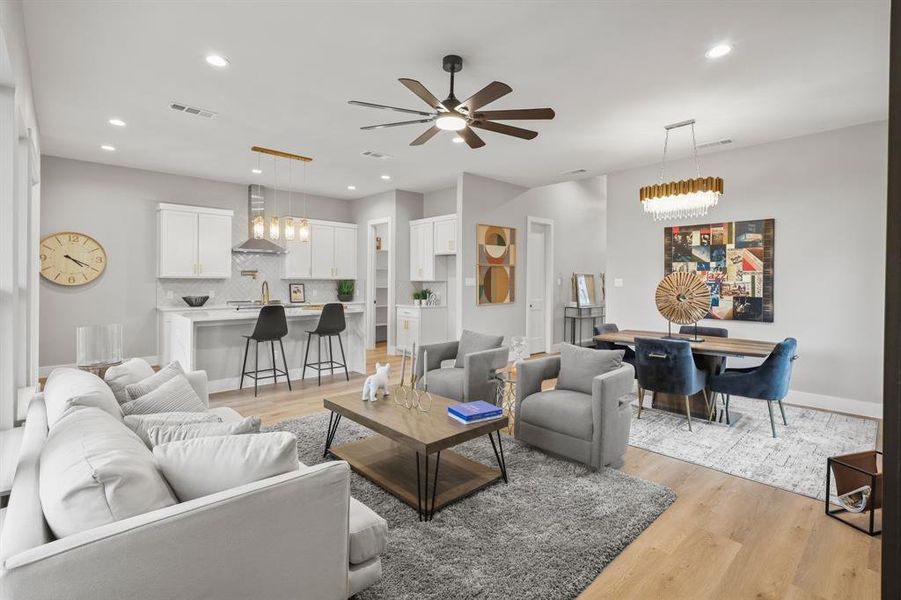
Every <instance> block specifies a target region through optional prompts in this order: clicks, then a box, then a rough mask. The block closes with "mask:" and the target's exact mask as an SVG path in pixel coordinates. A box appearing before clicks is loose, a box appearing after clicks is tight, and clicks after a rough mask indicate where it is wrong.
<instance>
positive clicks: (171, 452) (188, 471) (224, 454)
mask: <svg viewBox="0 0 901 600" xmlns="http://www.w3.org/2000/svg"><path fill="white" fill-rule="evenodd" d="M153 456H154V457H156V462H157V464H158V465H159V468H160V471H162V473H163V476H164V477H165V478H166V481H168V482H169V485H170V486H172V490H173V491H174V492H175V495H176V496H178V498H179V500H181V501H183V502H184V501H186V500H191V499H193V498H199V497H201V496H207V495H209V494H215V493H216V492H221V491H223V490H228V489H231V488H233V487H237V486H239V485H244V484H246V483H252V482H254V481H259V480H261V479H266V478H268V477H275V476H276V475H281V474H282V473H288V472H290V471H296V470H297V469H299V468H300V462H298V460H297V438H296V437H294V434H293V433H288V432H285V431H276V432H272V433H255V434H248V435H226V436H216V437H199V438H194V439H192V440H183V441H180V442H169V443H168V444H161V445H159V446H156V447H155V448H154V449H153Z"/></svg>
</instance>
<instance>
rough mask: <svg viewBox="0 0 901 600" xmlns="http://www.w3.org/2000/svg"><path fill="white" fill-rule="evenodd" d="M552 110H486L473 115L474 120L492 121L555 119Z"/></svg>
mask: <svg viewBox="0 0 901 600" xmlns="http://www.w3.org/2000/svg"><path fill="white" fill-rule="evenodd" d="M554 116H555V113H554V109H552V108H516V109H511V110H485V111H480V112H477V113H475V114H473V115H472V118H473V119H479V120H481V119H490V120H494V121H517V120H520V119H523V120H526V119H553V118H554Z"/></svg>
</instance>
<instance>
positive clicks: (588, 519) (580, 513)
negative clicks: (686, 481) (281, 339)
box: [266, 413, 676, 600]
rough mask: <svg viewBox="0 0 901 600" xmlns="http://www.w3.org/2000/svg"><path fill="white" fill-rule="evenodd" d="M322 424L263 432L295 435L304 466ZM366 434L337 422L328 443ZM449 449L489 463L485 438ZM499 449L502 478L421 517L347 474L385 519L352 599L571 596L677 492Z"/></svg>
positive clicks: (509, 446)
mask: <svg viewBox="0 0 901 600" xmlns="http://www.w3.org/2000/svg"><path fill="white" fill-rule="evenodd" d="M327 425H328V415H327V414H325V413H323V414H319V415H313V416H310V417H304V418H299V419H290V420H287V421H282V422H281V423H277V424H276V425H274V426H272V427H268V428H266V430H267V431H290V432H292V433H294V434H295V435H297V440H298V442H297V452H298V456H299V458H300V460H301V461H302V462H304V463H306V464H308V465H312V464H316V463H319V462H322V460H323V458H322V449H323V443H324V441H325V431H326V427H327ZM370 435H375V434H374V433H373V432H371V431H370V430H368V429H366V428H364V427H362V426H360V425H357V424H356V423H353V422H351V421H350V420H349V419H342V421H341V425H340V426H339V428H338V432H337V435H336V436H335V442H334V444H335V445H340V444H342V443H345V442H349V441H352V440H357V439H362V438H364V437H368V436H370ZM454 450H455V451H457V452H459V453H460V454H463V455H465V456H467V457H469V458H472V459H473V460H477V461H479V462H482V463H484V464H489V465H496V461H495V457H494V452H493V451H492V449H491V444H490V443H489V441H488V439H486V438H482V439H477V440H472V441H469V442H466V443H464V444H461V445H459V446H457V447H455V448H454ZM504 455H505V458H506V464H507V472H508V475H509V479H510V483H509V484H507V485H504V484H503V483H497V484H494V485H492V486H490V487H488V488H486V489H484V490H482V491H480V492H478V493H476V494H474V495H472V496H469V497H467V498H464V499H463V500H461V501H459V502H457V503H456V504H452V505H451V506H448V507H446V508H444V509H443V510H440V511H438V512H437V513H436V514H435V517H434V520H432V521H431V522H428V523H421V522H419V521H418V520H417V518H416V511H415V510H413V509H412V508H410V507H409V506H407V505H406V504H403V503H401V502H400V501H399V500H397V499H395V498H394V497H393V496H391V495H390V494H388V493H387V492H385V491H383V490H382V489H381V488H379V487H377V486H375V485H374V484H372V483H370V482H369V481H367V480H366V479H363V478H362V477H360V476H359V475H357V474H356V473H352V474H351V493H352V495H353V496H354V497H355V498H357V499H358V500H360V501H361V502H363V503H365V504H366V505H367V506H369V507H370V508H371V509H373V510H374V511H375V512H377V513H378V514H380V515H381V516H382V517H384V518H385V519H386V520H387V521H388V551H387V554H386V555H385V556H383V557H382V579H381V581H379V582H378V583H377V584H376V585H375V586H373V587H372V588H370V589H368V590H366V591H365V592H363V593H361V594H359V595H358V596H357V598H360V599H363V600H371V599H376V598H385V599H388V598H390V599H392V600H394V599H411V600H412V599H414V598H415V599H417V600H427V599H435V600H438V599H446V598H459V599H466V598H473V599H474V598H479V599H488V598H491V599H495V598H498V599H500V598H510V599H514V598H515V599H519V600H524V599H535V600H538V599H549V598H555V599H556V598H575V597H576V596H577V595H578V594H579V593H580V592H581V591H582V590H583V589H585V588H586V587H587V586H588V585H589V584H590V583H591V582H592V581H593V580H594V579H595V578H596V577H597V576H598V574H599V573H600V572H601V571H602V570H603V569H604V567H605V566H607V565H608V564H609V563H610V562H611V561H612V560H613V559H614V558H616V556H617V555H618V554H619V553H620V552H622V551H623V549H624V548H625V547H626V546H628V545H629V543H631V542H632V541H633V540H634V539H635V538H636V537H638V536H639V534H641V532H642V531H644V529H645V528H647V527H648V526H649V525H650V524H651V523H652V522H653V521H654V520H655V519H656V518H657V517H658V516H660V514H661V513H663V511H665V510H666V509H667V507H669V505H670V504H672V503H673V502H674V501H675V498H676V495H675V493H674V492H673V491H672V490H670V489H668V488H666V487H663V486H660V485H657V484H655V483H651V482H649V481H644V480H642V479H638V478H636V477H632V476H630V475H627V474H625V473H622V472H620V471H617V470H614V469H607V470H605V471H603V472H592V471H590V470H588V469H587V468H585V467H583V466H581V465H577V464H574V463H571V462H568V461H564V460H559V459H555V458H551V457H549V456H547V455H545V454H543V453H541V452H539V451H537V450H533V449H530V448H529V447H527V446H525V445H523V444H521V443H519V442H517V441H516V440H514V439H512V438H510V437H508V436H506V435H504ZM414 468H415V467H414ZM299 510H302V507H299Z"/></svg>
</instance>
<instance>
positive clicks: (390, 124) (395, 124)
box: [360, 117, 435, 130]
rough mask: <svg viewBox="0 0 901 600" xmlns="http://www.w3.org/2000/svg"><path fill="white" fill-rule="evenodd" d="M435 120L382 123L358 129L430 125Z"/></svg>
mask: <svg viewBox="0 0 901 600" xmlns="http://www.w3.org/2000/svg"><path fill="white" fill-rule="evenodd" d="M434 120H435V118H434V117H433V118H431V119H417V120H415V121H399V122H397V123H383V124H381V125H367V126H366V127H360V129H366V130H369V129H384V128H386V127H400V126H401V125H413V124H414V123H431V122H432V121H434Z"/></svg>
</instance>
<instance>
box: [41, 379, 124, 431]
mask: <svg viewBox="0 0 901 600" xmlns="http://www.w3.org/2000/svg"><path fill="white" fill-rule="evenodd" d="M44 404H45V405H46V406H47V425H48V426H50V427H53V426H54V425H55V424H56V422H57V421H58V420H59V419H60V417H62V416H63V413H65V412H66V411H67V410H68V409H69V408H71V407H73V406H93V407H95V408H99V409H101V410H103V411H105V412H108V413H109V414H110V415H112V416H114V417H116V419H119V420H121V419H122V410H121V409H120V408H119V403H118V402H116V396H115V395H113V391H112V390H111V389H110V387H109V386H108V385H106V383H104V382H103V380H102V379H100V378H99V377H97V376H96V375H94V374H93V373H88V372H87V371H82V370H81V369H73V368H72V367H61V368H59V369H54V370H53V372H52V373H50V377H48V378H47V382H46V383H45V384H44Z"/></svg>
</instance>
